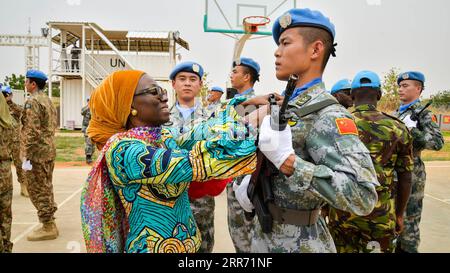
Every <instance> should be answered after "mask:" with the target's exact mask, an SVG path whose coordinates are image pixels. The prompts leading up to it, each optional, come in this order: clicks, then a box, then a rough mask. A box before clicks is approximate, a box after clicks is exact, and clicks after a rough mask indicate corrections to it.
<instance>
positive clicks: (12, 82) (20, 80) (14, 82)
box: [5, 73, 25, 90]
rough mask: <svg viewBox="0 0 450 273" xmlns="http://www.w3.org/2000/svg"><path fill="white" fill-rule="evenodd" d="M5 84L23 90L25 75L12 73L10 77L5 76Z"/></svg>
mask: <svg viewBox="0 0 450 273" xmlns="http://www.w3.org/2000/svg"><path fill="white" fill-rule="evenodd" d="M5 85H8V86H10V87H11V88H12V89H16V90H25V76H24V75H19V76H16V74H14V73H13V74H12V75H11V77H8V76H6V77H5Z"/></svg>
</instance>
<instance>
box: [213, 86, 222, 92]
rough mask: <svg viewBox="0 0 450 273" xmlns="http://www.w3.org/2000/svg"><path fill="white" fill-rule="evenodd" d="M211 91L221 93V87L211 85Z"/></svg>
mask: <svg viewBox="0 0 450 273" xmlns="http://www.w3.org/2000/svg"><path fill="white" fill-rule="evenodd" d="M211 91H217V92H221V93H223V89H222V87H220V86H213V87H211Z"/></svg>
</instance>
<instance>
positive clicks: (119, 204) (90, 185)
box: [81, 109, 256, 253]
mask: <svg viewBox="0 0 450 273" xmlns="http://www.w3.org/2000/svg"><path fill="white" fill-rule="evenodd" d="M228 110H229V109H228ZM228 110H227V111H223V112H222V113H221V114H220V115H219V116H218V117H217V118H213V119H209V120H208V121H205V122H202V123H200V124H197V125H196V126H194V128H193V129H192V130H191V131H189V132H187V133H186V134H184V135H181V136H176V135H175V134H176V132H174V130H171V129H170V128H169V129H161V128H159V127H157V128H150V127H140V128H133V129H131V130H129V131H127V132H124V133H119V134H116V135H114V136H113V137H111V138H110V140H109V141H108V143H107V144H106V146H105V147H104V148H103V150H102V153H101V155H100V157H99V159H98V160H97V162H96V165H95V167H94V168H93V170H92V171H91V174H90V176H89V178H88V181H87V184H86V187H85V190H84V192H83V195H82V205H81V211H82V227H83V233H84V236H85V241H86V249H87V251H88V252H122V251H126V252H156V253H157V252H160V253H169V252H172V253H173V252H196V251H197V250H198V248H199V247H200V244H201V238H200V232H199V230H198V229H197V225H196V223H195V220H194V217H193V215H192V211H191V208H190V204H189V198H188V194H187V190H188V187H189V184H190V182H191V181H207V180H211V179H223V178H229V177H237V176H241V175H245V174H250V173H251V172H252V171H253V170H254V168H255V166H256V157H255V153H254V152H255V146H254V139H251V138H248V133H249V129H248V128H247V127H245V126H244V125H243V124H241V123H240V122H238V121H237V120H236V115H235V112H234V110H233V111H232V112H228ZM174 136H176V137H174ZM246 137H247V139H245V138H246ZM105 174H106V175H105Z"/></svg>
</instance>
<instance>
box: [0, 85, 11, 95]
mask: <svg viewBox="0 0 450 273" xmlns="http://www.w3.org/2000/svg"><path fill="white" fill-rule="evenodd" d="M1 89H2V92H3V93H6V94H12V90H11V87H9V86H7V85H3V86H2V87H1Z"/></svg>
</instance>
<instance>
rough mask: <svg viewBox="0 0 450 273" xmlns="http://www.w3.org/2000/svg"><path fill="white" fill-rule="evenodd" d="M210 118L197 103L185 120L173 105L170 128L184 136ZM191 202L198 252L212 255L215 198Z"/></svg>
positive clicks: (198, 199)
mask: <svg viewBox="0 0 450 273" xmlns="http://www.w3.org/2000/svg"><path fill="white" fill-rule="evenodd" d="M209 116H210V113H209V112H208V111H206V109H204V108H203V107H202V106H201V103H200V102H197V107H196V108H195V111H194V112H193V113H192V115H191V117H190V118H189V119H187V120H185V119H184V118H183V115H182V114H181V112H180V111H179V110H178V108H177V107H176V106H175V105H173V106H172V108H171V109H170V121H171V122H173V125H171V126H170V127H174V128H179V133H180V134H182V133H185V132H187V131H189V130H190V128H192V127H193V126H194V125H195V124H197V123H198V122H202V121H203V120H206V119H208V117H209ZM189 201H190V203H191V209H192V213H193V214H194V218H195V221H196V222H197V226H198V228H199V229H200V233H201V236H202V245H201V246H200V249H199V250H198V252H199V253H211V252H212V251H213V248H214V209H215V201H214V197H212V196H205V197H202V198H197V199H189Z"/></svg>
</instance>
